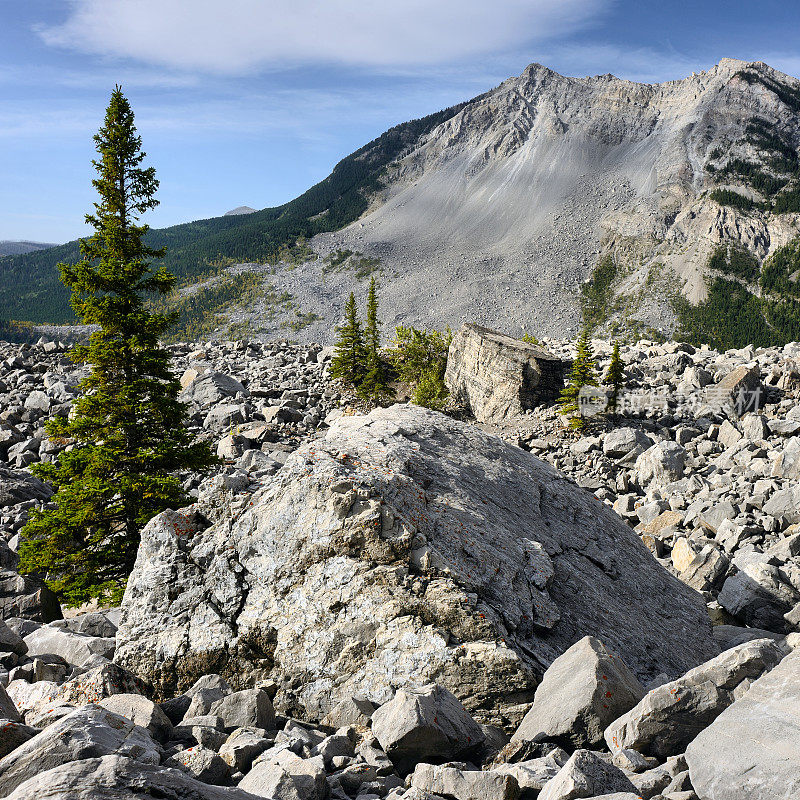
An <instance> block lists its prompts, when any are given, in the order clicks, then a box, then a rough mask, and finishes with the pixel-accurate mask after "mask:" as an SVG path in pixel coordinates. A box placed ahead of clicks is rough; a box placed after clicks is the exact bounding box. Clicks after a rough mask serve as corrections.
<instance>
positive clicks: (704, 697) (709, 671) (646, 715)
mask: <svg viewBox="0 0 800 800" xmlns="http://www.w3.org/2000/svg"><path fill="white" fill-rule="evenodd" d="M783 655H784V650H783V648H782V647H781V645H779V644H778V643H777V642H775V641H773V640H772V639H757V640H755V641H752V642H745V643H744V644H741V645H739V646H738V647H734V648H731V649H730V650H725V651H724V652H723V653H721V654H720V655H718V656H717V657H716V658H714V659H712V660H711V661H709V662H708V663H707V664H702V665H700V666H699V667H696V668H695V669H693V670H690V671H689V672H687V673H686V675H683V676H682V677H680V678H678V679H677V680H675V681H671V682H669V683H665V684H663V685H661V686H658V687H657V688H655V689H653V690H652V691H650V692H648V693H647V694H646V695H645V697H644V698H643V699H642V700H641V702H640V703H638V704H637V705H636V706H634V707H633V708H632V709H631V710H630V711H628V712H627V713H626V714H623V715H622V716H621V717H620V718H619V719H617V720H615V721H614V722H613V723H612V724H611V725H609V727H608V728H607V729H606V732H605V739H606V743H607V744H608V746H609V748H610V749H611V751H612V752H614V753H619V752H620V751H621V750H624V749H632V750H638V751H639V752H641V753H645V754H647V755H653V756H656V757H658V758H662V759H663V758H666V757H667V756H672V755H677V754H678V753H682V752H683V751H684V750H685V749H686V745H687V744H689V742H691V741H692V739H694V737H695V736H697V734H698V733H699V732H700V731H702V730H703V729H704V728H706V727H707V726H708V725H710V724H711V723H712V722H713V721H714V720H715V719H716V718H717V717H718V716H719V715H720V714H721V713H722V712H723V711H724V710H725V709H726V708H727V707H728V706H729V705H730V704H731V703H733V702H734V700H735V699H736V697H737V696H738V694H739V693H741V689H740V688H739V687H740V685H743V686H744V687H745V688H746V687H747V686H749V682H750V681H752V680H754V679H756V678H758V677H760V676H761V675H762V674H763V673H764V672H767V671H769V670H770V669H772V668H773V667H774V666H775V665H776V664H778V663H779V662H780V660H781V658H783Z"/></svg>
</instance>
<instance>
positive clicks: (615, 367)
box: [603, 342, 625, 414]
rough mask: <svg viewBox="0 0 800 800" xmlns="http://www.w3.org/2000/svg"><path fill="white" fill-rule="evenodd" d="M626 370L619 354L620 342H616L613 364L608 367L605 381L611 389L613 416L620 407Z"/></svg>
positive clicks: (610, 398) (610, 404)
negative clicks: (620, 394) (620, 395)
mask: <svg viewBox="0 0 800 800" xmlns="http://www.w3.org/2000/svg"><path fill="white" fill-rule="evenodd" d="M624 370H625V365H624V364H623V363H622V358H621V357H620V354H619V342H614V349H613V350H612V351H611V362H610V363H609V365H608V372H607V373H606V377H605V378H604V379H603V383H604V384H605V385H606V386H610V387H611V390H610V391H609V394H608V410H609V411H610V412H611V413H612V414H616V413H617V408H618V407H619V393H620V392H621V391H622V384H623V381H624Z"/></svg>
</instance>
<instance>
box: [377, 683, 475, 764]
mask: <svg viewBox="0 0 800 800" xmlns="http://www.w3.org/2000/svg"><path fill="white" fill-rule="evenodd" d="M372 733H373V735H374V736H375V738H376V739H377V740H378V741H379V742H380V745H381V747H382V748H383V750H384V751H385V753H386V755H388V756H389V758H390V759H391V760H392V763H393V764H394V765H395V766H396V767H397V768H398V769H400V770H402V771H403V772H408V771H409V770H411V769H413V766H414V764H416V763H417V762H418V761H428V762H431V763H441V762H442V761H453V760H456V759H459V758H468V757H469V756H470V755H471V754H472V753H474V752H475V751H476V750H477V748H478V747H479V746H480V745H481V744H482V743H483V740H484V738H485V737H484V733H483V730H482V729H481V727H480V725H478V723H477V722H475V720H474V719H472V717H471V716H470V715H469V714H468V713H467V711H466V709H465V708H464V706H462V705H461V703H459V702H458V700H457V699H456V697H455V696H454V695H453V694H451V693H450V692H448V691H447V689H443V688H442V687H441V686H436V685H430V686H424V687H422V688H420V689H412V688H408V689H400V690H398V692H397V694H396V695H395V696H394V697H393V698H392V699H391V700H390V701H389V702H388V703H385V704H384V705H382V706H381V707H380V708H379V709H377V711H375V713H374V714H373V715H372Z"/></svg>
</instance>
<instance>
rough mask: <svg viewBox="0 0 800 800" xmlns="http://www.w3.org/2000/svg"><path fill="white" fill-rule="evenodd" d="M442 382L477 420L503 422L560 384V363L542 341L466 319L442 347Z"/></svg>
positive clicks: (549, 398) (553, 395)
mask: <svg viewBox="0 0 800 800" xmlns="http://www.w3.org/2000/svg"><path fill="white" fill-rule="evenodd" d="M444 380H445V384H446V385H447V388H448V389H449V390H450V394H451V395H452V397H453V398H454V399H455V400H456V401H457V402H459V403H463V404H464V405H466V406H467V407H468V408H469V409H470V410H471V411H472V413H473V414H474V415H475V418H476V419H477V420H478V421H479V422H503V421H504V420H506V419H508V418H510V417H514V416H516V415H518V414H521V413H522V412H524V411H526V410H527V409H530V408H534V407H535V406H537V405H541V404H543V403H554V402H556V400H558V397H559V395H560V394H561V390H562V389H563V388H564V364H563V362H561V361H560V360H559V359H558V358H556V357H555V356H554V355H552V354H551V353H548V352H547V350H545V349H544V348H543V347H539V346H538V345H534V344H530V343H528V342H523V341H522V340H520V339H513V338H512V337H510V336H506V335H505V334H502V333H498V332H497V331H492V330H489V329H488V328H482V327H480V326H479V325H473V324H466V325H463V326H462V327H461V329H460V330H459V331H458V332H457V333H456V334H455V335H454V336H453V341H452V342H451V343H450V349H449V351H448V353H447V370H446V372H445V376H444Z"/></svg>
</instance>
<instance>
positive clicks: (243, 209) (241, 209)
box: [222, 206, 258, 217]
mask: <svg viewBox="0 0 800 800" xmlns="http://www.w3.org/2000/svg"><path fill="white" fill-rule="evenodd" d="M257 210H258V209H255V208H250V206H236V208H232V209H231V210H230V211H226V212H225V213H224V214H223V215H222V216H223V217H235V216H238V215H240V214H255V213H256V211H257Z"/></svg>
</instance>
